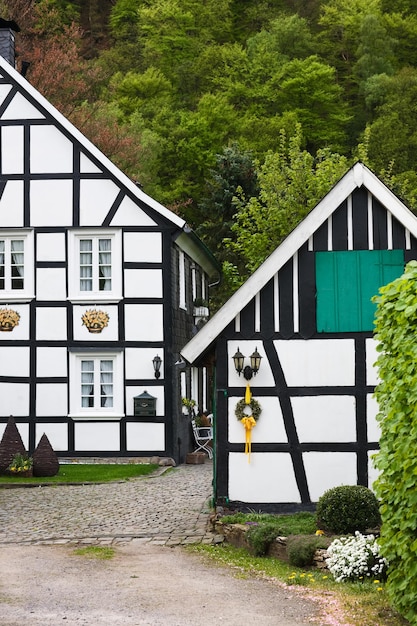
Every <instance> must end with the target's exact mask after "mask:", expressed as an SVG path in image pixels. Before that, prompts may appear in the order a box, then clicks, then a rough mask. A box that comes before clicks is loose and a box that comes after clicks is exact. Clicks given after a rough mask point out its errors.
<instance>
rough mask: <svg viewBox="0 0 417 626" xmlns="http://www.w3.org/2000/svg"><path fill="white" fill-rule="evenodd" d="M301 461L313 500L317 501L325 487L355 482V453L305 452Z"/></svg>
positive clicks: (353, 483)
mask: <svg viewBox="0 0 417 626" xmlns="http://www.w3.org/2000/svg"><path fill="white" fill-rule="evenodd" d="M303 461H304V467H305V470H306V473H307V483H308V488H309V490H310V498H311V500H312V501H313V502H317V501H318V499H319V498H320V496H322V495H323V493H324V492H325V491H327V489H331V488H332V487H338V486H339V485H356V484H357V472H356V454H355V453H353V452H305V453H304V454H303Z"/></svg>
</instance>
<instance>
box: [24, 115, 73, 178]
mask: <svg viewBox="0 0 417 626" xmlns="http://www.w3.org/2000/svg"><path fill="white" fill-rule="evenodd" d="M72 169H73V145H72V141H70V140H69V139H67V137H65V135H63V134H62V132H61V131H60V130H58V128H57V127H56V126H49V125H43V124H42V125H41V126H36V125H33V126H31V127H30V170H31V173H33V174H49V173H61V172H63V173H69V172H72Z"/></svg>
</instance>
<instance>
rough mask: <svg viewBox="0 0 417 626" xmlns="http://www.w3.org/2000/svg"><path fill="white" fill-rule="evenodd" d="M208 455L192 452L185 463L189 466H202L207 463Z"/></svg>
mask: <svg viewBox="0 0 417 626" xmlns="http://www.w3.org/2000/svg"><path fill="white" fill-rule="evenodd" d="M206 458H207V455H206V454H204V452H190V453H189V454H187V456H186V459H185V462H186V463H187V465H201V464H202V463H204V462H205V460H206Z"/></svg>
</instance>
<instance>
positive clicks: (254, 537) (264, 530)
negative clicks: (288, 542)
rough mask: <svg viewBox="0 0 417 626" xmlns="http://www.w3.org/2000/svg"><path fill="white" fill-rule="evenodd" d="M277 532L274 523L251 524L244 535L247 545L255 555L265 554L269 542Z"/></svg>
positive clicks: (276, 535)
mask: <svg viewBox="0 0 417 626" xmlns="http://www.w3.org/2000/svg"><path fill="white" fill-rule="evenodd" d="M278 535H279V532H278V530H277V525H276V524H275V523H266V524H260V525H259V526H252V527H251V528H250V529H249V530H248V532H247V535H246V538H247V540H248V544H249V546H250V547H251V548H252V551H253V553H254V555H255V556H265V554H266V553H267V552H268V548H269V546H270V545H271V543H272V542H273V541H274V540H275V538H276V537H278Z"/></svg>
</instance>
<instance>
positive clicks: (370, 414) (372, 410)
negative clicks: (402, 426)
mask: <svg viewBox="0 0 417 626" xmlns="http://www.w3.org/2000/svg"><path fill="white" fill-rule="evenodd" d="M378 413H379V405H378V402H377V401H376V399H375V398H374V397H373V395H372V394H368V395H367V396H366V414H367V428H368V441H369V442H377V441H379V439H380V437H381V427H380V425H379V424H378V422H377V420H376V416H377V414H378Z"/></svg>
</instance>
